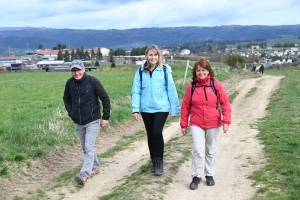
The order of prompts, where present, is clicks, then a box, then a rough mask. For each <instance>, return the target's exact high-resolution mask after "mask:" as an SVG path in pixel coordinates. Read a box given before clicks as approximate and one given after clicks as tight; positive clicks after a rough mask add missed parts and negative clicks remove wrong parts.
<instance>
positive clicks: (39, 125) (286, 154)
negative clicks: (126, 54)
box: [0, 63, 300, 200]
mask: <svg viewBox="0 0 300 200" xmlns="http://www.w3.org/2000/svg"><path fill="white" fill-rule="evenodd" d="M190 65H191V66H192V65H193V63H190ZM212 65H213V66H214V67H215V69H216V78H217V79H219V80H221V81H222V80H225V79H227V78H229V77H230V76H233V75H237V74H238V72H237V71H235V70H232V71H230V70H227V69H225V70H224V69H223V68H221V67H220V65H219V64H218V63H212ZM171 66H172V68H173V77H174V80H175V82H176V87H177V90H178V95H179V98H182V96H183V94H184V92H185V89H186V86H187V84H188V83H189V82H190V81H191V73H190V71H189V73H188V77H187V81H186V83H185V84H182V82H183V76H184V73H185V66H186V63H178V64H172V65H171ZM224 67H225V66H224ZM136 68H137V66H135V65H121V66H117V67H116V68H115V69H110V68H109V66H105V68H104V71H102V72H98V71H94V72H87V73H88V74H90V75H93V76H95V77H97V78H98V79H99V80H100V81H101V83H102V84H103V85H104V88H105V89H106V91H107V92H108V94H109V96H110V98H111V105H112V110H111V119H110V125H109V126H119V125H122V124H124V123H126V122H128V121H129V120H131V117H132V116H131V85H132V80H133V76H134V73H135V69H136ZM265 73H266V74H269V75H284V76H285V78H284V79H282V81H281V84H280V88H279V89H278V90H277V91H276V92H275V93H274V94H273V95H272V98H271V102H270V104H269V106H268V107H267V112H268V115H267V116H266V117H264V118H263V119H261V120H260V121H259V122H258V123H257V124H256V126H257V128H258V129H259V131H260V133H259V135H258V138H259V140H261V142H262V143H263V144H264V145H265V148H264V150H265V155H266V158H267V165H266V166H265V167H264V168H262V169H260V170H259V171H257V172H255V173H254V174H253V175H252V176H251V177H249V178H251V179H254V180H255V185H260V187H259V189H258V193H257V194H256V195H255V197H254V199H278V200H281V199H282V200H283V199H300V157H299V155H300V135H299V128H300V127H299V126H300V114H299V113H300V107H299V102H300V88H299V87H300V71H299V70H280V71H279V70H266V71H265ZM70 77H71V73H69V72H49V73H46V72H44V71H33V72H23V73H3V74H0V91H1V92H0V94H1V95H0V104H1V107H0V176H2V177H9V175H10V170H13V166H14V165H13V164H19V163H24V162H25V163H27V165H30V162H29V161H28V160H30V159H32V158H40V157H41V158H43V157H44V156H46V155H47V154H48V153H49V152H50V151H53V150H55V149H57V148H59V147H62V146H66V145H70V144H74V143H77V142H79V141H78V138H77V134H76V132H75V129H74V125H73V123H72V121H71V120H70V119H69V117H68V115H67V113H66V111H65V108H64V104H63V100H62V96H63V91H64V87H65V83H66V81H67V79H68V78H70ZM253 92H255V88H254V89H253ZM236 95H237V92H234V93H233V94H231V95H230V99H231V100H232V99H234V98H235V96H236ZM108 128H109V127H108ZM105 129H106V128H104V129H103V131H104V132H105ZM141 134H142V133H141ZM123 139H124V138H123ZM128 139H130V142H133V141H134V140H135V138H127V140H128ZM131 140H132V141H131ZM177 140H179V139H178V138H174V139H172V140H171V141H169V142H168V143H167V144H166V148H175V147H176V145H172V143H176V144H177V145H179V147H180V145H181V143H180V141H177ZM117 145H118V144H117ZM110 151H111V150H110ZM176 151H178V152H181V153H182V160H178V163H174V167H173V168H172V170H174V174H176V172H177V170H178V168H179V165H180V163H182V162H184V159H186V158H187V157H189V156H187V154H189V152H190V149H180V148H176V149H174V150H172V151H168V152H176ZM111 153H113V152H109V151H108V152H106V153H104V154H103V155H99V156H100V157H103V158H104V157H106V156H109V155H110V154H111ZM149 166H150V163H149V164H148V165H147V166H142V167H141V171H140V172H137V173H142V174H143V173H145V171H146V169H148V168H149ZM74 173H75V172H72V175H69V176H70V177H72V176H73V175H74ZM137 175H139V177H140V174H132V176H131V177H129V178H128V180H127V181H126V185H124V186H122V187H119V188H117V189H116V191H115V193H112V194H110V195H108V196H104V197H103V198H101V199H110V198H111V197H112V196H115V195H117V194H118V195H120V196H122V195H124V193H126V191H128V187H130V184H129V182H130V181H133V182H132V184H133V186H132V187H133V188H135V190H136V189H137V188H136V184H137V182H136V181H137V178H136V176H137ZM147 178H148V177H146V178H145V181H146V180H147ZM62 179H63V180H65V179H64V178H62ZM141 180H142V179H139V181H141ZM164 181H165V182H164V183H162V184H165V183H166V182H170V181H172V180H169V179H167V178H166V180H164ZM141 184H144V183H141ZM123 190H124V191H125V192H124V193H122V191H123Z"/></svg>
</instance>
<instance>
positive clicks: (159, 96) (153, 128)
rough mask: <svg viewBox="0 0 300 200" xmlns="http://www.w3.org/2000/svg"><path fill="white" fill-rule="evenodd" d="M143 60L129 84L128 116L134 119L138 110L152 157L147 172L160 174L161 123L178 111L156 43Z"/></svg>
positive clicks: (174, 89)
mask: <svg viewBox="0 0 300 200" xmlns="http://www.w3.org/2000/svg"><path fill="white" fill-rule="evenodd" d="M145 56H146V62H144V63H143V65H142V66H140V67H139V68H138V69H137V70H136V73H135V76H134V80H133V85H132V92H131V93H132V102H131V104H132V113H133V114H132V115H133V118H134V119H135V120H136V121H137V120H138V119H139V112H141V115H142V118H143V121H144V124H145V128H146V131H147V140H148V148H149V152H150V158H151V160H152V167H151V173H154V174H155V175H156V176H160V175H162V173H163V156H164V155H163V154H164V139H163V135H162V131H163V127H164V124H165V122H166V120H167V117H168V115H169V113H170V112H171V115H172V117H175V116H178V114H179V100H178V95H177V90H176V87H175V83H174V81H173V77H172V69H171V67H170V66H168V65H165V64H162V54H161V52H160V50H159V49H158V47H157V46H156V45H152V46H149V47H148V48H147V49H146V52H145Z"/></svg>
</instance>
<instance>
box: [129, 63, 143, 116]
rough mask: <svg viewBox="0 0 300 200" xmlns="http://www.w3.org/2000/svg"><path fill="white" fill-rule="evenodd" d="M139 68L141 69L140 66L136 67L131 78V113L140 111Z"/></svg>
mask: <svg viewBox="0 0 300 200" xmlns="http://www.w3.org/2000/svg"><path fill="white" fill-rule="evenodd" d="M139 70H141V68H140V67H138V68H137V70H136V72H135V75H134V78H133V84H132V89H131V109H132V113H136V112H140V102H141V95H142V90H141V81H140V74H139Z"/></svg>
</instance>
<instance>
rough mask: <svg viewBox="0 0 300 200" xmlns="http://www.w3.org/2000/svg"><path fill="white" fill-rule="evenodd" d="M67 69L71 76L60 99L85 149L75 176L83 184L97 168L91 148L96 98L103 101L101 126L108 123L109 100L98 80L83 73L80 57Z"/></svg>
mask: <svg viewBox="0 0 300 200" xmlns="http://www.w3.org/2000/svg"><path fill="white" fill-rule="evenodd" d="M70 70H71V73H72V77H71V78H70V79H69V80H68V81H67V83H66V86H65V91H64V96H63V100H64V104H65V107H66V110H67V112H68V115H69V117H71V119H72V120H73V122H74V124H75V128H76V131H77V133H78V136H79V139H80V143H81V146H82V149H83V151H84V161H83V166H82V168H81V170H80V173H79V174H78V175H76V176H75V178H74V179H75V181H76V182H77V183H78V184H79V185H84V184H85V182H86V181H87V180H88V179H89V178H90V177H91V176H92V175H94V174H97V173H99V168H100V163H99V161H98V157H97V154H96V152H95V150H94V146H95V143H96V139H97V135H98V133H99V130H100V119H101V114H100V103H99V100H98V98H100V100H101V102H102V108H103V115H102V122H101V124H102V126H103V127H105V126H106V125H107V124H108V120H109V117H110V100H109V97H108V95H107V93H106V91H105V89H104V88H103V86H102V84H101V83H100V81H99V80H98V79H96V78H95V77H93V76H89V75H87V74H86V73H85V67H84V63H83V62H82V61H81V60H73V61H72V63H71V67H70Z"/></svg>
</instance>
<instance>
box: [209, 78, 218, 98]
mask: <svg viewBox="0 0 300 200" xmlns="http://www.w3.org/2000/svg"><path fill="white" fill-rule="evenodd" d="M210 86H211V89H212V90H213V91H214V93H215V95H216V96H217V97H218V95H217V90H216V88H215V79H214V78H210Z"/></svg>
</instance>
